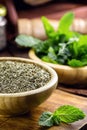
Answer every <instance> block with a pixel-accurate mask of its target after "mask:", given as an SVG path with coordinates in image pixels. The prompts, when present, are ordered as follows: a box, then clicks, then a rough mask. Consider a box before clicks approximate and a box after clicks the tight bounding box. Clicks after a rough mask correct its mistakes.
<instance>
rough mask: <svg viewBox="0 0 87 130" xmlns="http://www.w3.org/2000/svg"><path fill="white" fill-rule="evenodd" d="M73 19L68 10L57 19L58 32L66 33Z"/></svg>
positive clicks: (71, 13)
mask: <svg viewBox="0 0 87 130" xmlns="http://www.w3.org/2000/svg"><path fill="white" fill-rule="evenodd" d="M73 20H74V14H73V12H68V13H66V14H65V15H63V17H62V18H61V19H60V21H59V26H58V32H60V33H62V34H66V33H68V31H69V30H70V26H71V24H72V22H73Z"/></svg>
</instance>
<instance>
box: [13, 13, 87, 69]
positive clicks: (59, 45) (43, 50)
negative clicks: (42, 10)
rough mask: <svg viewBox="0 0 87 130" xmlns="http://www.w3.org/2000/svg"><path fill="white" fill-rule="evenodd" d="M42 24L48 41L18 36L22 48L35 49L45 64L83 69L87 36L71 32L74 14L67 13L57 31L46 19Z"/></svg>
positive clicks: (86, 61)
mask: <svg viewBox="0 0 87 130" xmlns="http://www.w3.org/2000/svg"><path fill="white" fill-rule="evenodd" d="M41 19H42V22H43V25H44V29H45V32H46V35H47V37H48V38H47V40H45V41H42V40H39V39H37V38H34V37H31V36H27V35H18V36H17V37H16V39H15V41H16V43H17V44H18V45H20V46H24V47H30V48H33V49H34V51H35V53H36V55H37V56H38V57H39V58H41V59H42V60H43V61H45V62H51V63H54V64H63V65H69V66H72V67H82V66H86V65H87V35H83V34H80V33H78V32H74V31H71V30H70V27H71V25H72V23H73V20H74V14H73V12H68V13H66V14H65V15H64V16H63V17H62V18H61V19H60V21H59V24H58V29H57V31H55V30H54V28H53V26H52V25H51V24H50V22H49V20H48V19H47V18H46V17H44V16H43V17H42V18H41Z"/></svg>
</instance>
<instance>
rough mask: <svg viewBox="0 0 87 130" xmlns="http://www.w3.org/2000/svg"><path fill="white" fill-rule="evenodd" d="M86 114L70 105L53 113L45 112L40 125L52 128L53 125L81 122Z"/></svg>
mask: <svg viewBox="0 0 87 130" xmlns="http://www.w3.org/2000/svg"><path fill="white" fill-rule="evenodd" d="M84 117H85V114H84V113H83V111H82V110H80V109H79V108H76V107H74V106H70V105H63V106H60V107H59V108H58V109H57V110H55V111H54V112H53V113H52V112H49V111H48V112H43V113H42V115H41V116H40V118H39V125H40V126H45V127H51V126H53V125H60V123H61V122H62V123H73V122H75V121H78V120H81V119H83V118H84Z"/></svg>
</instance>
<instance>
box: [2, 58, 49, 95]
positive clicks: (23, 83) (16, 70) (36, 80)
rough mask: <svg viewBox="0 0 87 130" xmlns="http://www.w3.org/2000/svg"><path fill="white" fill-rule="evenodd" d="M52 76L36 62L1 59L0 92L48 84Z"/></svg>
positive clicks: (30, 88)
mask: <svg viewBox="0 0 87 130" xmlns="http://www.w3.org/2000/svg"><path fill="white" fill-rule="evenodd" d="M50 78H51V75H50V73H49V72H48V71H47V70H45V69H44V68H42V67H40V66H38V65H36V64H33V63H26V62H24V63H23V62H18V61H0V93H17V92H25V91H30V90H34V89H37V88H40V87H42V86H44V85H46V84H47V83H48V82H49V80H50Z"/></svg>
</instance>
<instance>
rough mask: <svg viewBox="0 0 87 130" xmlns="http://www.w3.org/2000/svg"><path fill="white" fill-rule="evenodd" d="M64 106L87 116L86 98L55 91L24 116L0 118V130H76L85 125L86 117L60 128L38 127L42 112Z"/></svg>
mask: <svg viewBox="0 0 87 130" xmlns="http://www.w3.org/2000/svg"><path fill="white" fill-rule="evenodd" d="M65 104H69V105H74V106H76V107H79V108H81V109H82V110H83V111H84V112H85V113H86V115H87V98H84V97H80V96H76V95H73V94H69V93H66V92H63V91H61V90H55V91H54V92H53V94H52V95H51V96H50V98H49V99H48V100H47V101H45V102H44V103H43V104H41V105H40V106H39V107H37V108H36V109H35V110H33V111H32V112H30V113H28V114H26V115H22V116H19V117H13V118H12V117H11V118H4V117H0V130H78V129H79V128H80V127H81V126H82V125H84V124H85V123H87V116H86V117H85V119H83V120H80V121H78V122H75V123H72V124H69V125H67V124H61V125H60V126H54V127H51V128H48V129H46V128H41V127H40V126H39V125H38V118H39V116H40V115H41V113H42V112H44V111H51V112H53V111H54V110H55V109H56V108H57V107H59V106H61V105H65Z"/></svg>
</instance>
